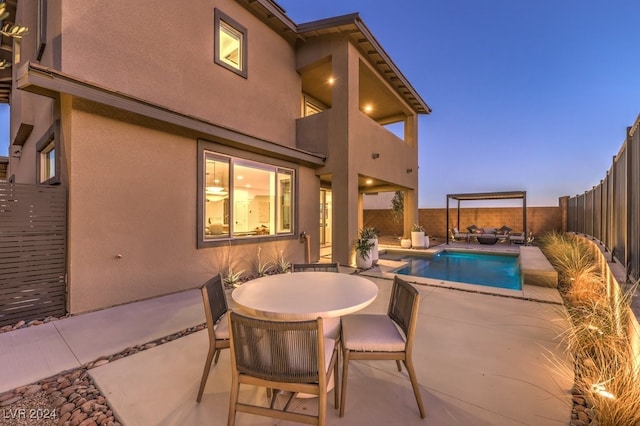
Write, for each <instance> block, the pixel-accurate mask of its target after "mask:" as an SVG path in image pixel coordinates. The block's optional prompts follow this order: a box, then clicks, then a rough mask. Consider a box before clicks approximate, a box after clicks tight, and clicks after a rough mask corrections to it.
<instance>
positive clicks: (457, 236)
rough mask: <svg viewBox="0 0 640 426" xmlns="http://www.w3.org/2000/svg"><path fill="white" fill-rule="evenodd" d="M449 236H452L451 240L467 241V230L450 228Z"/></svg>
mask: <svg viewBox="0 0 640 426" xmlns="http://www.w3.org/2000/svg"><path fill="white" fill-rule="evenodd" d="M451 236H452V237H453V240H454V241H456V240H464V241H466V242H469V233H468V232H460V231H459V230H458V228H452V229H451Z"/></svg>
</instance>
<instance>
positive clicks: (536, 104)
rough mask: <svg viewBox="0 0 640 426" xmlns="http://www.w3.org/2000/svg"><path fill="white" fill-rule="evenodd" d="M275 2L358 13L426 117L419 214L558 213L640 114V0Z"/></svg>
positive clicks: (294, 11)
mask: <svg viewBox="0 0 640 426" xmlns="http://www.w3.org/2000/svg"><path fill="white" fill-rule="evenodd" d="M277 1H278V4H280V5H281V6H282V7H283V8H284V9H285V10H286V11H287V14H288V15H289V17H290V18H291V19H293V21H294V22H296V23H298V24H300V23H305V22H309V21H314V20H317V19H323V18H329V17H333V16H338V15H343V14H347V13H352V12H359V13H360V16H361V17H362V19H363V20H364V22H365V24H366V25H367V26H368V27H369V29H370V30H371V32H372V33H373V35H374V36H375V37H376V39H377V40H378V41H379V43H380V44H381V45H382V47H383V48H384V49H385V51H386V52H387V53H388V55H389V56H390V57H391V58H392V59H393V61H394V62H395V63H396V65H397V66H398V67H399V68H400V70H401V71H402V72H403V74H404V75H405V76H406V77H407V79H408V80H409V81H410V82H411V84H412V85H413V86H414V87H415V89H416V90H417V91H418V93H420V95H421V96H422V98H423V99H424V100H425V101H426V102H427V104H428V105H429V106H430V107H431V108H432V109H433V112H432V113H431V114H430V115H426V116H422V117H421V118H420V129H419V132H420V134H419V143H420V159H419V164H420V171H419V173H420V194H419V204H420V207H444V204H445V197H446V194H448V193H462V192H485V191H486V192H489V191H510V190H526V191H527V202H528V205H532V206H547V205H548V206H554V205H557V202H558V197H560V196H563V195H570V196H573V195H576V194H580V193H583V192H584V191H585V190H587V189H590V188H591V187H592V186H593V185H596V184H598V183H599V181H600V180H601V179H602V178H604V176H605V174H606V172H607V170H608V169H609V168H610V166H611V163H612V157H613V156H614V155H615V154H617V152H618V150H619V149H620V147H621V145H622V143H623V141H624V139H625V132H626V128H627V126H631V125H632V124H633V123H634V121H635V120H636V118H637V117H638V114H639V113H640V55H639V54H638V46H640V29H639V27H638V17H639V16H640V1H638V0H616V1H611V2H603V1H595V0H583V1H580V2H578V1H574V0H535V1H533V0H528V1H527V0H396V1H393V2H389V1H384V0H367V1H364V0H323V1H317V0H277ZM249 37H251V34H249ZM7 116H8V106H6V105H1V106H0V155H7V150H8V129H7V118H6V117H7ZM515 205H520V204H519V203H518V202H517V201H516V202H515Z"/></svg>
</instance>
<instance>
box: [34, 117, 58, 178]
mask: <svg viewBox="0 0 640 426" xmlns="http://www.w3.org/2000/svg"><path fill="white" fill-rule="evenodd" d="M58 126H59V122H58V121H56V122H55V123H54V125H53V126H51V128H49V130H48V131H47V133H45V135H44V136H43V137H42V138H41V139H40V141H38V143H37V144H36V151H37V152H38V156H37V157H36V169H37V173H38V183H45V184H57V183H60V150H59V149H58V148H59V143H58V140H57V135H58V134H59V132H56V128H57V127H58Z"/></svg>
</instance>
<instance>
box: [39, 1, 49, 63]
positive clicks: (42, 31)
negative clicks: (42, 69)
mask: <svg viewBox="0 0 640 426" xmlns="http://www.w3.org/2000/svg"><path fill="white" fill-rule="evenodd" d="M36 26H37V28H36V60H38V61H40V60H42V55H44V48H45V47H46V46H47V0H38V16H37V24H36Z"/></svg>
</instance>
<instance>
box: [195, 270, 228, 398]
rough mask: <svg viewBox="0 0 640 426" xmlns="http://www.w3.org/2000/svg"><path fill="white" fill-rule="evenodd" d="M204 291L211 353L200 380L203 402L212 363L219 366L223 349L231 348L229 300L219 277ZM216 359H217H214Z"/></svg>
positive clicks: (209, 283) (208, 354)
mask: <svg viewBox="0 0 640 426" xmlns="http://www.w3.org/2000/svg"><path fill="white" fill-rule="evenodd" d="M200 290H201V291H202V301H203V302H204V316H205V319H206V321H207V332H208V334H209V352H208V353H207V360H206V362H205V364H204V371H203V372H202V379H200V389H199V390H198V398H197V401H198V402H200V401H201V400H202V394H203V392H204V388H205V385H206V384H207V378H208V377H209V371H210V370H211V363H212V362H213V364H214V365H215V364H217V363H218V358H219V357H220V351H221V350H222V349H228V348H229V321H228V320H227V317H226V313H227V312H228V311H229V307H228V305H227V298H226V295H225V294H224V287H223V286H222V280H221V279H220V276H219V275H216V276H215V277H213V278H211V279H210V280H209V281H207V282H206V283H204V285H203V286H202V287H201V288H200ZM214 357H215V359H214Z"/></svg>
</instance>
